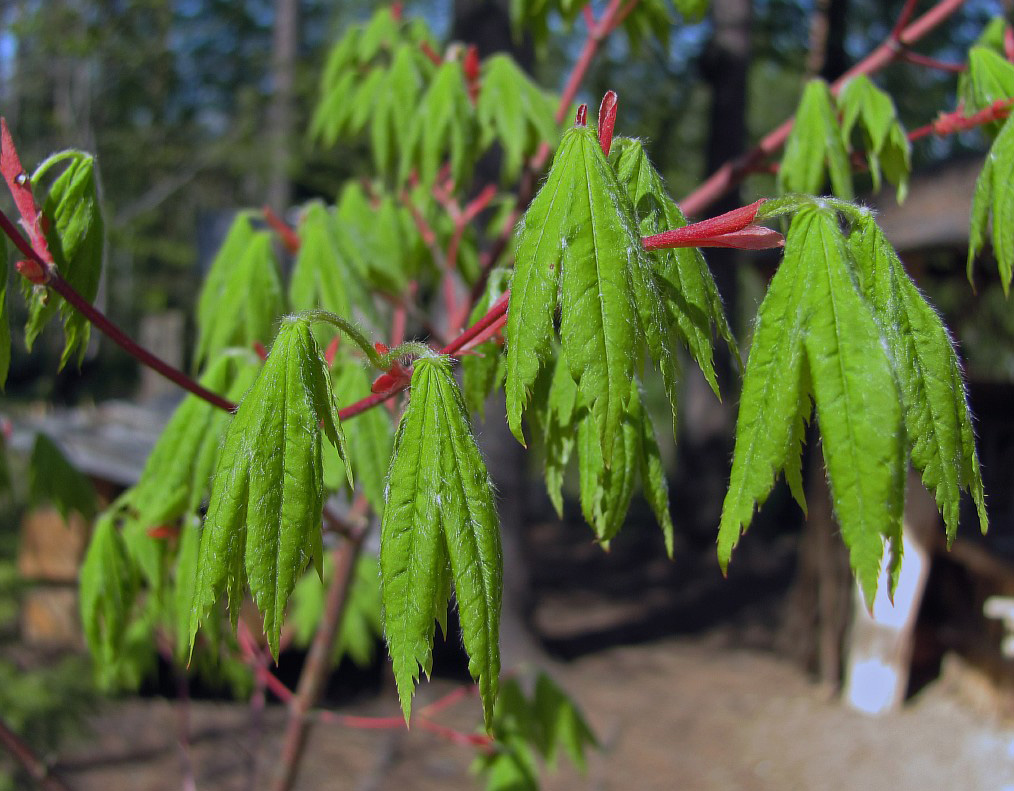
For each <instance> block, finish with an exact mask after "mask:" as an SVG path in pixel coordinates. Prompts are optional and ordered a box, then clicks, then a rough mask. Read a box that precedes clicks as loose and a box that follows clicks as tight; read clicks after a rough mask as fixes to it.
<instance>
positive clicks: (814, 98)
mask: <svg viewBox="0 0 1014 791" xmlns="http://www.w3.org/2000/svg"><path fill="white" fill-rule="evenodd" d="M826 172H829V173H830V176H831V190H832V192H834V194H835V195H837V196H838V197H839V198H843V199H845V200H852V167H851V165H850V164H849V158H848V152H847V151H846V150H845V144H844V143H843V142H842V132H841V128H840V127H839V126H838V118H837V114H836V112H835V108H834V103H833V102H832V100H831V91H830V89H829V88H828V86H827V83H826V82H824V81H823V80H819V79H814V80H810V82H808V83H807V84H806V88H805V89H804V90H803V96H802V98H801V99H800V101H799V107H798V109H797V110H796V120H795V123H794V124H793V126H792V132H791V133H790V134H789V139H788V140H787V141H786V143H785V155H784V156H783V157H782V164H781V167H780V168H779V170H778V190H779V191H780V192H803V193H807V194H810V195H814V194H817V193H819V192H821V190H822V189H823V187H824V180H825V173H826Z"/></svg>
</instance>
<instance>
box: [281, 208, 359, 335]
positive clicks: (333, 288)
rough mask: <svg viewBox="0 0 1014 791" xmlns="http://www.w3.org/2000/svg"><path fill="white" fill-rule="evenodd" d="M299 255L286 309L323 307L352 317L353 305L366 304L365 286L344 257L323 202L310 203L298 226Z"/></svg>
mask: <svg viewBox="0 0 1014 791" xmlns="http://www.w3.org/2000/svg"><path fill="white" fill-rule="evenodd" d="M299 239H300V245H299V254H298V255H297V256H296V261H295V263H294V264H293V268H292V276H291V278H290V280H289V307H290V308H291V309H292V310H294V311H299V310H310V309H312V308H323V309H324V310H328V311H330V312H332V313H337V314H338V315H339V316H344V317H346V318H352V313H353V306H362V305H366V304H367V302H368V299H367V297H366V288H365V284H364V283H363V282H362V279H361V275H360V274H359V272H358V271H357V270H356V269H355V268H354V267H353V265H352V264H351V262H350V261H349V260H348V258H347V257H346V255H345V251H344V249H343V245H342V244H341V242H340V239H339V232H338V227H337V225H336V224H335V222H334V218H333V217H332V216H331V214H330V213H329V212H328V210H327V208H326V207H325V206H324V204H323V203H321V202H319V201H315V202H313V203H311V204H310V205H309V206H308V207H307V208H306V211H305V213H304V214H303V218H302V222H301V223H300V226H299Z"/></svg>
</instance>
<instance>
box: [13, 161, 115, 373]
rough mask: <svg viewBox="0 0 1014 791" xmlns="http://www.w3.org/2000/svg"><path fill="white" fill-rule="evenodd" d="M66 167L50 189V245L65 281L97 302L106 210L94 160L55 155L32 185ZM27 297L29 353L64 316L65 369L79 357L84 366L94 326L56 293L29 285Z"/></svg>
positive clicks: (47, 206)
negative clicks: (48, 327) (51, 323)
mask: <svg viewBox="0 0 1014 791" xmlns="http://www.w3.org/2000/svg"><path fill="white" fill-rule="evenodd" d="M61 165H65V167H64V169H63V171H62V172H61V173H60V175H59V176H57V177H56V180H55V181H54V182H53V185H52V186H51V187H50V188H49V193H48V194H47V195H46V200H45V203H44V204H43V207H42V212H43V214H45V215H46V217H48V218H49V221H50V222H49V227H48V228H46V244H47V245H48V247H49V251H50V253H51V254H52V256H53V263H55V264H56V267H57V269H58V270H59V272H60V274H61V275H62V276H63V278H64V279H65V280H66V281H67V282H68V283H69V284H70V285H71V286H72V287H73V288H74V290H75V291H77V292H78V293H79V294H80V295H81V296H82V297H84V298H85V300H87V301H88V302H93V301H94V300H95V296H96V294H97V293H98V290H99V278H100V277H101V275H102V245H103V233H104V231H103V222H102V207H101V204H100V203H99V197H98V190H97V188H96V185H95V158H94V157H92V156H89V155H88V154H85V153H83V152H81V151H61V152H60V153H58V154H53V156H51V157H49V159H47V160H46V161H45V162H43V163H42V164H41V165H39V167H38V168H37V169H36V171H35V173H34V174H33V175H32V182H33V183H41V182H42V180H43V179H44V178H45V176H46V174H47V173H49V171H50V170H51V169H52V168H54V167H59V166H61ZM24 289H25V294H26V296H27V298H28V323H27V324H26V325H25V345H26V346H27V347H28V349H29V350H31V348H32V344H33V342H34V341H35V338H36V337H37V336H38V334H39V333H40V332H41V331H42V329H43V327H45V326H46V324H47V323H48V321H49V320H50V319H51V318H52V317H53V316H54V315H55V314H56V312H57V311H59V313H60V316H61V317H62V318H63V334H64V338H65V342H64V347H63V354H62V355H61V356H60V367H61V368H62V367H63V366H64V365H66V364H67V362H68V361H69V360H70V359H71V357H72V356H73V354H74V353H75V352H77V360H78V363H79V364H80V362H81V360H82V359H83V358H84V353H85V350H86V349H87V348H88V338H89V337H90V334H91V324H89V323H88V320H87V319H86V318H85V317H84V316H83V315H82V314H80V313H79V312H78V311H76V310H75V309H74V308H72V307H71V306H70V305H68V304H67V303H66V302H64V300H63V299H62V298H61V297H59V296H57V295H56V294H52V293H49V292H48V290H47V289H45V288H41V287H33V286H32V285H31V284H30V283H29V282H28V281H27V280H25V281H24Z"/></svg>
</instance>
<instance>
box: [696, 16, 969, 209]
mask: <svg viewBox="0 0 1014 791" xmlns="http://www.w3.org/2000/svg"><path fill="white" fill-rule="evenodd" d="M964 2H965V0H941V2H939V3H937V4H936V5H935V6H933V8H931V9H930V10H929V11H927V12H926V13H925V14H923V15H922V16H921V17H919V18H918V19H917V20H915V22H913V23H912V24H911V25H909V26H908V27H906V28H905V29H904V30H902V31H901V33H900V34H899V35H898V36H897V37H896V38H895V37H888V39H887V40H886V41H885V42H884V43H882V44H881V45H880V46H878V47H877V48H876V49H875V50H873V52H871V53H870V54H869V55H867V56H866V57H865V58H863V60H861V61H860V62H859V63H857V64H856V65H855V66H853V67H852V68H851V69H849V70H848V71H847V72H845V73H844V74H843V75H842V76H841V77H839V78H838V79H837V80H835V81H834V83H832V85H831V90H832V91H833V92H834V93H837V92H838V91H840V90H841V89H842V86H844V85H845V83H846V82H848V80H850V79H851V78H852V77H855V76H857V75H859V74H872V73H874V72H876V71H879V70H880V69H882V68H884V67H885V66H886V65H887V64H888V63H890V62H891V61H893V60H894V59H895V58H897V57H898V53H899V52H900V51H901V50H900V49H899V42H900V43H901V44H902V45H903V46H910V45H911V44H913V43H915V42H916V41H918V40H919V39H920V38H922V37H923V36H925V35H926V34H927V33H928V32H929V31H931V30H932V29H933V28H935V27H936V26H937V25H939V24H941V23H942V22H943V21H944V20H945V19H947V17H949V16H950V15H951V14H953V13H955V12H956V11H957V10H958V9H959V8H960V7H961V6H962V5H963V4H964ZM911 5H914V4H913V3H911V2H909V3H907V4H906V7H905V9H903V10H902V14H905V13H906V11H907V9H908V7H909V6H911ZM909 13H910V12H909ZM792 123H793V119H792V118H790V119H788V120H787V121H785V122H784V123H783V124H782V125H781V126H779V127H778V128H777V129H775V130H773V131H772V132H769V133H768V135H767V136H766V137H765V138H764V139H763V140H761V141H760V143H758V144H757V146H756V147H754V148H753V149H751V150H750V151H748V152H746V153H745V154H743V155H742V156H739V157H737V158H736V159H734V160H731V161H729V162H726V163H725V164H724V165H722V167H720V168H719V169H718V170H716V171H715V172H714V173H712V174H711V176H710V177H709V178H708V179H707V180H706V181H705V182H704V183H703V184H701V185H700V186H699V187H698V188H697V189H695V190H694V191H693V192H691V193H690V194H689V195H688V196H687V197H685V198H684V199H683V200H682V201H680V207H681V208H682V209H683V211H684V212H685V213H686V214H687V215H696V214H700V213H701V212H702V211H703V210H704V209H706V208H707V207H708V206H710V205H711V204H712V203H714V202H715V201H716V200H718V199H719V198H720V197H722V195H724V194H725V193H726V192H728V191H729V190H730V189H732V187H734V186H735V185H736V184H738V183H739V182H740V181H741V180H742V179H743V177H744V176H745V175H746V173H747V172H749V170H750V169H751V168H753V167H754V166H756V165H757V163H758V162H760V161H761V160H763V159H765V158H766V157H768V156H770V155H771V154H773V153H774V152H775V151H777V150H778V149H779V148H780V147H781V146H782V145H783V144H784V143H785V141H786V139H787V138H788V136H789V133H790V132H791V131H792Z"/></svg>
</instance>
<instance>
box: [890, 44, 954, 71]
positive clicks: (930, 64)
mask: <svg viewBox="0 0 1014 791" xmlns="http://www.w3.org/2000/svg"><path fill="white" fill-rule="evenodd" d="M898 60H903V61H905V62H906V63H912V64H914V65H916V66H924V67H926V68H927V69H936V70H937V71H946V72H950V73H951V74H961V73H962V72H963V71H967V70H968V67H967V66H966V65H965V64H964V63H951V62H949V61H945V60H937V59H936V58H931V57H928V56H927V55H920V54H919V53H918V52H909V51H908V50H907V49H904V50H902V51H901V52H899V53H898Z"/></svg>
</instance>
